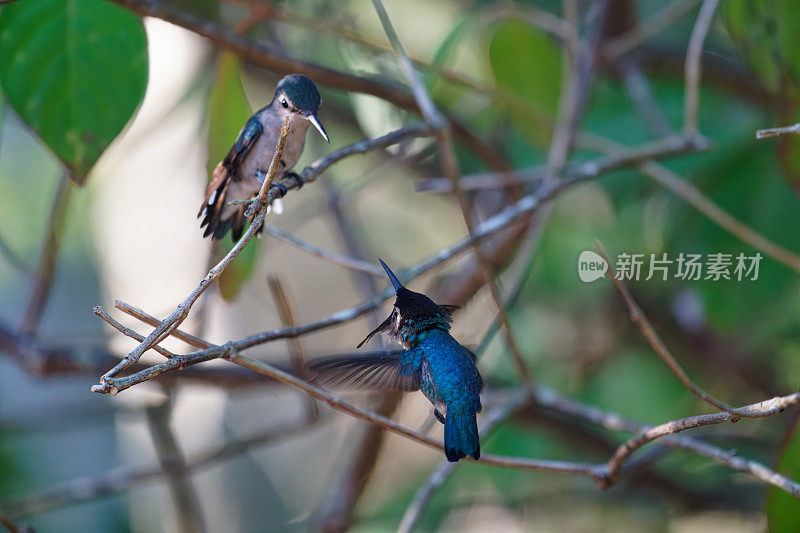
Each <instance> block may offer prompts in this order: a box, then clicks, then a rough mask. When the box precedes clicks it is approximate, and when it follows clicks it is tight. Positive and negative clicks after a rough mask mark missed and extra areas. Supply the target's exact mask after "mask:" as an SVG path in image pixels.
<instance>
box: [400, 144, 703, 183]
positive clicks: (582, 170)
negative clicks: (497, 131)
mask: <svg viewBox="0 0 800 533" xmlns="http://www.w3.org/2000/svg"><path fill="white" fill-rule="evenodd" d="M707 148H708V142H707V141H706V140H705V139H703V138H702V137H683V136H673V137H666V138H664V139H660V140H658V141H654V142H651V143H647V144H645V145H642V146H640V147H637V148H625V149H622V150H620V151H619V153H616V154H612V155H609V156H606V157H601V158H598V159H594V160H592V161H587V162H585V163H577V164H575V165H571V166H569V167H567V168H565V169H564V170H563V172H562V176H563V179H565V180H576V179H590V178H596V177H599V176H600V175H602V174H606V173H608V172H611V171H613V170H618V169H621V168H630V167H635V166H638V165H641V164H642V163H644V162H647V161H650V160H653V159H663V158H668V157H675V156H678V155H683V154H687V153H693V152H697V151H700V150H706V149H707ZM546 174H547V165H542V166H539V167H535V168H530V169H521V170H517V171H514V172H505V173H500V172H487V173H480V174H468V175H465V176H463V177H462V178H461V188H462V189H463V190H465V191H479V190H493V189H497V188H498V187H517V186H519V185H523V184H531V185H533V184H536V183H538V182H540V181H541V180H543V179H544V177H545V176H546ZM452 188H453V187H452V183H451V182H450V180H448V179H447V178H431V179H427V180H422V181H420V182H418V183H417V186H416V190H417V191H435V192H451V191H452Z"/></svg>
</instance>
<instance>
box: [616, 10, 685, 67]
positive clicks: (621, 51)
mask: <svg viewBox="0 0 800 533" xmlns="http://www.w3.org/2000/svg"><path fill="white" fill-rule="evenodd" d="M699 3H700V0H675V1H674V2H672V3H670V4H669V5H667V6H666V7H664V8H663V9H661V10H660V11H658V12H656V13H655V14H654V15H652V16H650V17H648V18H646V19H644V20H642V21H640V22H639V23H638V24H637V25H636V26H634V27H633V28H631V29H630V31H628V32H626V33H624V34H622V35H620V36H619V37H616V38H615V39H614V40H612V41H609V42H608V43H607V44H606V45H605V47H604V49H603V55H604V56H606V57H607V58H609V59H611V60H614V59H618V58H620V56H622V55H625V54H627V53H628V52H630V51H632V50H634V49H635V48H638V47H639V46H640V45H641V44H642V43H644V42H646V41H649V40H650V39H652V38H653V37H655V36H656V35H658V34H659V33H661V32H662V31H664V30H666V29H667V28H669V27H670V26H672V25H673V24H674V23H675V22H677V21H678V19H680V18H681V17H683V16H684V15H685V14H686V13H688V12H689V11H691V10H692V9H693V8H694V7H695V6H696V5H697V4H699Z"/></svg>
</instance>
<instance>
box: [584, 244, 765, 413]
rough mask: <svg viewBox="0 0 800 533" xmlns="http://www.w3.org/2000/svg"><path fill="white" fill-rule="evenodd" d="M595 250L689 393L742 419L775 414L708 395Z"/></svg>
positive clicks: (601, 251)
mask: <svg viewBox="0 0 800 533" xmlns="http://www.w3.org/2000/svg"><path fill="white" fill-rule="evenodd" d="M595 249H596V250H597V252H598V253H599V254H600V256H601V257H602V258H603V260H605V262H606V264H607V265H608V271H609V273H610V274H611V281H612V283H613V284H614V287H615V288H616V289H617V291H618V292H619V294H620V296H622V300H623V301H624V302H625V305H626V306H627V308H628V313H629V315H630V318H631V322H633V323H634V324H635V325H636V327H637V328H639V331H640V332H641V333H642V336H643V337H644V338H645V339H646V340H647V342H648V343H649V344H650V346H651V347H652V348H653V351H654V352H655V353H656V355H658V357H659V358H660V359H661V360H662V361H663V362H664V364H665V365H667V368H669V370H670V372H672V373H673V374H675V377H677V378H678V380H679V381H680V382H681V383H683V385H684V386H685V387H686V388H687V389H689V391H690V392H691V393H692V394H694V395H695V396H697V397H698V398H700V399H701V400H703V401H704V402H707V403H709V404H711V405H713V406H714V407H716V408H717V409H722V410H723V411H727V412H728V413H730V414H732V415H735V416H737V417H741V418H762V417H763V416H770V415H771V414H773V413H770V414H768V415H765V414H763V413H759V412H753V411H750V410H742V409H737V408H735V407H733V406H730V405H728V404H727V403H725V402H723V401H721V400H718V399H716V398H715V397H714V396H712V395H711V394H709V393H707V392H706V391H705V390H703V389H702V388H700V387H699V386H698V385H697V384H696V383H695V382H694V381H693V380H692V378H690V377H689V375H688V374H687V373H686V372H685V371H684V370H683V368H682V367H681V365H680V363H678V361H677V359H675V357H674V356H673V355H672V353H671V352H670V351H669V349H668V348H667V346H666V345H665V344H664V341H662V340H661V337H659V335H658V333H656V330H655V328H653V325H652V324H651V323H650V321H649V320H648V319H647V316H646V315H645V314H644V311H642V308H641V307H639V306H638V305H637V303H636V301H635V300H634V299H633V296H632V295H631V293H630V291H629V290H628V287H626V286H625V283H623V282H622V280H621V279H619V278H618V277H617V274H616V272H614V267H613V265H612V264H611V261H609V260H608V254H607V253H606V251H605V249H604V248H603V247H602V245H601V244H600V243H597V244H596V245H595Z"/></svg>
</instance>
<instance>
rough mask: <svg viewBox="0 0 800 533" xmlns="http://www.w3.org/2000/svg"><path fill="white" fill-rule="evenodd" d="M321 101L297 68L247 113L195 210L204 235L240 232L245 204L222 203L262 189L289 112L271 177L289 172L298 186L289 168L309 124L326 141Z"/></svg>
mask: <svg viewBox="0 0 800 533" xmlns="http://www.w3.org/2000/svg"><path fill="white" fill-rule="evenodd" d="M321 103H322V99H321V98H320V96H319V91H317V86H316V85H314V82H313V81H311V80H310V79H308V78H307V77H305V76H303V75H301V74H289V75H288V76H285V77H284V78H283V79H281V81H279V82H278V85H277V87H276V88H275V96H274V97H273V98H272V102H270V104H269V105H268V106H266V107H263V108H261V109H259V110H258V111H257V112H256V113H255V114H254V115H253V116H252V117H250V119H249V120H248V121H247V123H245V125H244V127H243V128H242V130H241V131H240V132H239V136H238V137H236V142H235V143H234V144H233V146H232V147H231V149H230V151H229V152H228V155H226V156H225V159H223V160H222V161H220V162H219V164H218V165H217V166H216V168H215V169H214V172H213V173H212V175H211V182H210V183H209V184H208V189H206V197H205V200H204V201H203V205H201V206H200V211H199V212H198V213H197V217H198V218H200V217H203V221H202V222H201V224H200V227H201V228H202V227H205V228H206V229H205V232H204V233H203V237H208V236H209V235H211V236H212V239H214V240H219V239H221V238H222V237H224V236H225V234H226V233H227V232H228V230H229V229H232V231H231V236H232V237H233V240H234V241H238V240H239V238H240V237H241V236H242V232H243V231H244V222H245V221H244V212H245V208H246V207H247V206H246V205H227V203H228V202H230V201H233V200H249V199H251V198H253V197H255V196H256V195H257V194H258V192H259V191H260V190H261V185H262V184H263V183H264V179H265V178H266V174H267V172H268V171H269V165H270V163H271V162H272V157H273V155H274V154H275V147H276V146H277V144H278V140H279V139H280V135H281V126H282V125H283V121H284V119H285V118H286V117H287V116H289V117H291V121H290V123H289V134H288V135H287V137H286V144H285V146H284V150H283V157H282V158H281V160H280V163H279V165H280V166H279V168H278V172H277V174H276V175H275V181H276V182H277V181H278V180H279V179H280V178H282V177H284V176H287V175H291V176H293V177H294V178H295V179H296V180H297V182H298V183H299V184H300V186H301V187H302V185H303V182H302V180H301V179H300V176H299V175H297V174H296V173H294V172H291V170H292V167H294V165H295V164H296V163H297V160H298V159H299V158H300V154H301V153H302V152H303V145H304V144H305V140H306V129H308V125H309V124H313V125H314V127H315V128H317V130H318V131H319V133H320V134H321V135H322V138H323V139H325V140H326V141H327V142H331V141H330V139H329V138H328V134H327V133H325V128H323V127H322V123H321V122H320V121H319V119H318V118H317V112H318V111H319V106H320V104H321ZM273 187H278V188H279V189H281V195H283V194H286V187H285V186H283V185H281V184H280V183H274V184H273Z"/></svg>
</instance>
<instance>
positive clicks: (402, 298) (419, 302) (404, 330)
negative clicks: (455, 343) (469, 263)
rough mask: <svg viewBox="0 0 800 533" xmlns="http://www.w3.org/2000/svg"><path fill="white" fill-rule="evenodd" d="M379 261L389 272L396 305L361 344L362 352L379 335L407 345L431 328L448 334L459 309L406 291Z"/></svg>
mask: <svg viewBox="0 0 800 533" xmlns="http://www.w3.org/2000/svg"><path fill="white" fill-rule="evenodd" d="M378 261H380V263H381V265H382V266H383V268H384V270H386V274H387V275H388V276H389V279H390V280H391V282H392V285H393V286H394V290H395V293H396V294H397V297H396V298H395V301H394V308H393V309H392V314H391V315H389V318H387V319H386V320H384V321H383V323H382V324H381V325H380V326H378V327H377V328H375V329H374V330H373V331H372V332H371V333H370V334H369V335H367V338H365V339H364V340H363V341H361V343H360V344H359V345H358V347H359V348H360V347H361V346H362V345H363V344H364V343H365V342H367V341H368V340H369V339H370V338H371V337H372V336H373V335H375V334H376V333H379V332H387V333H389V334H391V335H393V336H395V337H398V338H399V339H400V340H401V341H402V342H403V343H406V342H407V341H408V340H409V339H410V338H411V337H412V336H414V335H416V334H417V333H419V332H420V331H425V330H427V329H431V328H439V329H444V330H445V331H447V330H449V329H450V322H452V320H453V319H452V317H451V316H450V315H451V313H452V312H453V311H454V310H456V309H457V308H458V307H457V306H453V305H439V304H437V303H436V302H434V301H433V300H431V299H430V298H428V297H427V296H425V295H424V294H422V293H419V292H414V291H412V290H409V289H406V288H405V287H403V285H402V284H401V283H400V280H398V279H397V276H395V274H394V272H392V271H391V270H390V269H389V267H388V266H386V263H384V262H383V261H381V260H380V259H378Z"/></svg>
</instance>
